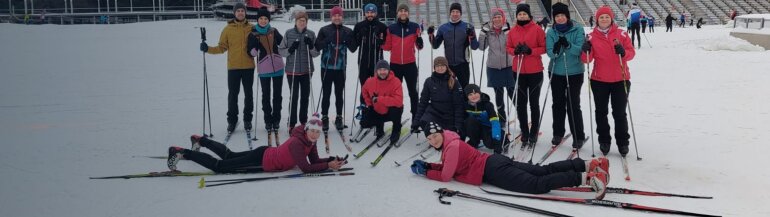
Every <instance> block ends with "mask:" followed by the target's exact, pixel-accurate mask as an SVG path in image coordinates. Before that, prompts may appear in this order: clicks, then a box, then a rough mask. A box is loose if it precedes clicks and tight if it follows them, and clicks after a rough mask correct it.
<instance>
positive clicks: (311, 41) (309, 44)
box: [305, 36, 313, 49]
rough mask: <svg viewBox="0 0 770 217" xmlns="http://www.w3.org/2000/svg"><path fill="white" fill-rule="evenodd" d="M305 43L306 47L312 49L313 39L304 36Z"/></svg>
mask: <svg viewBox="0 0 770 217" xmlns="http://www.w3.org/2000/svg"><path fill="white" fill-rule="evenodd" d="M305 44H306V45H307V49H313V39H310V37H307V36H305Z"/></svg>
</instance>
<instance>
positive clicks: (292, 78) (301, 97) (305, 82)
mask: <svg viewBox="0 0 770 217" xmlns="http://www.w3.org/2000/svg"><path fill="white" fill-rule="evenodd" d="M286 82H287V83H288V84H289V91H291V92H290V93H289V95H291V99H290V100H291V101H289V129H291V128H293V127H294V125H296V124H297V118H299V122H300V123H302V124H305V122H307V108H308V97H309V96H310V74H304V75H286ZM292 82H296V83H297V84H298V85H294V84H292ZM297 101H299V106H298V105H297ZM297 107H299V114H298V113H297Z"/></svg>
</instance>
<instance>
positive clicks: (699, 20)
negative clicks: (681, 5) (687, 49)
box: [695, 17, 704, 29]
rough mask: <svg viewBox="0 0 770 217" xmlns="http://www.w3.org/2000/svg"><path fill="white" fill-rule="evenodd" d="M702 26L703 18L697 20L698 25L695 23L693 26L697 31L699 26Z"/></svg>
mask: <svg viewBox="0 0 770 217" xmlns="http://www.w3.org/2000/svg"><path fill="white" fill-rule="evenodd" d="M703 24H704V22H703V17H701V18H698V23H697V24H695V27H697V28H698V29H700V27H701V25H703Z"/></svg>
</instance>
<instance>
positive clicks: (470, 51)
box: [463, 26, 476, 88]
mask: <svg viewBox="0 0 770 217" xmlns="http://www.w3.org/2000/svg"><path fill="white" fill-rule="evenodd" d="M468 29H469V30H470V29H471V28H470V26H468ZM473 34H476V33H475V30H474V33H473ZM468 54H469V55H470V57H471V73H472V75H473V83H474V84H476V66H474V65H473V49H471V37H468ZM463 88H465V87H463Z"/></svg>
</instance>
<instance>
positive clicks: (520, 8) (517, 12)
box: [515, 3, 532, 20]
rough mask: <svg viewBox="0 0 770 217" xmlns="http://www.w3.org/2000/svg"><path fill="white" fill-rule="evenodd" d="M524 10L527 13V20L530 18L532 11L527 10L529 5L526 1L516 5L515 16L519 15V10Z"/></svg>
mask: <svg viewBox="0 0 770 217" xmlns="http://www.w3.org/2000/svg"><path fill="white" fill-rule="evenodd" d="M522 11H524V12H526V13H527V15H529V20H532V12H531V11H530V10H529V5H528V4H527V3H522V4H518V5H516V14H515V15H516V16H519V12H522Z"/></svg>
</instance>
